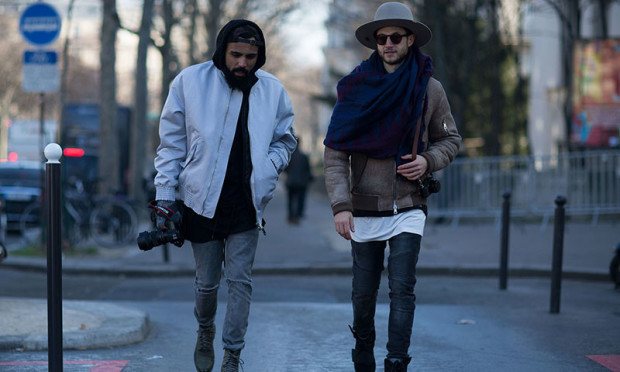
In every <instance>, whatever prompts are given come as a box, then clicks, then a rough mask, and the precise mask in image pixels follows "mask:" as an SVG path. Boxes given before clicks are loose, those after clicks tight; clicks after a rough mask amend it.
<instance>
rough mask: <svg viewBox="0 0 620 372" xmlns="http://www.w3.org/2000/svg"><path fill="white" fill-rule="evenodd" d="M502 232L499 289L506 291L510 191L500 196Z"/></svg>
mask: <svg viewBox="0 0 620 372" xmlns="http://www.w3.org/2000/svg"><path fill="white" fill-rule="evenodd" d="M502 197H503V198H504V202H503V203H502V232H501V240H500V258H499V289H502V290H503V289H506V287H507V283H508V233H509V231H510V191H508V190H506V191H504V194H503V195H502Z"/></svg>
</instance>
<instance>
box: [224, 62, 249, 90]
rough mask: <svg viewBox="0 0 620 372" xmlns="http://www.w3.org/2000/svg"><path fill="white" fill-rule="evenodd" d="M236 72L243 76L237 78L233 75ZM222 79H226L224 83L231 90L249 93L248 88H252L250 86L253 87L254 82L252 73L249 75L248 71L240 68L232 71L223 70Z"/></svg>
mask: <svg viewBox="0 0 620 372" xmlns="http://www.w3.org/2000/svg"><path fill="white" fill-rule="evenodd" d="M236 72H243V73H244V75H243V76H237V75H235V73H236ZM224 77H225V78H226V82H227V83H228V85H229V86H230V87H231V88H233V89H239V90H240V91H242V92H247V91H249V90H250V88H252V85H254V82H255V81H256V76H254V73H251V72H250V71H248V70H246V69H244V68H242V67H238V68H234V69H232V70H229V69H228V68H225V69H224Z"/></svg>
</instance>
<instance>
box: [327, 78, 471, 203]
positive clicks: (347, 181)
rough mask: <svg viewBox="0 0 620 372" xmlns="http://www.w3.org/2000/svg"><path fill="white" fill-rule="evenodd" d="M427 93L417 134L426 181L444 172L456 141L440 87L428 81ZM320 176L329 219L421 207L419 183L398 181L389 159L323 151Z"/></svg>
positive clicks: (457, 140)
mask: <svg viewBox="0 0 620 372" xmlns="http://www.w3.org/2000/svg"><path fill="white" fill-rule="evenodd" d="M426 92H427V93H426V94H427V99H428V106H427V110H426V114H425V116H424V122H425V124H426V130H425V131H424V133H421V135H422V140H423V141H424V144H425V146H424V148H425V150H424V152H422V153H420V154H418V155H419V156H423V157H424V158H425V159H426V161H427V162H428V170H427V175H428V174H430V173H432V172H435V171H438V170H440V169H442V168H445V167H446V166H448V164H450V162H451V161H452V160H453V159H454V158H455V157H456V155H457V153H458V150H459V146H460V144H461V136H460V135H459V133H458V131H457V128H456V124H455V122H454V118H453V117H452V113H451V111H450V104H449V103H448V98H447V97H446V93H445V91H444V89H443V87H442V85H441V83H440V82H439V81H437V80H436V79H434V78H431V79H430V80H429V82H428V87H427V91H426ZM324 172H325V186H326V188H327V194H328V196H329V200H330V203H331V207H332V212H333V214H334V215H335V214H336V213H338V212H342V211H351V212H353V211H354V210H355V211H366V212H378V213H382V212H386V213H389V212H393V213H394V214H395V213H396V212H397V210H403V209H408V208H411V207H415V206H422V205H426V199H424V198H422V197H421V195H420V187H419V182H418V181H409V180H407V179H406V178H405V177H402V176H400V175H398V174H397V173H396V160H395V159H393V158H388V159H372V158H369V157H368V156H366V155H364V154H360V153H349V152H344V151H338V150H334V149H332V148H329V147H325V152H324ZM395 209H396V210H395Z"/></svg>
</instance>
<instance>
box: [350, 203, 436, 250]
mask: <svg viewBox="0 0 620 372" xmlns="http://www.w3.org/2000/svg"><path fill="white" fill-rule="evenodd" d="M425 223H426V215H425V214H424V212H423V211H422V210H421V209H412V210H410V211H407V212H404V213H399V214H396V215H393V216H389V217H354V218H353V225H354V227H355V232H351V239H353V240H354V241H356V242H358V243H364V242H371V241H385V240H388V239H390V238H392V237H394V236H396V235H398V234H400V233H404V232H406V233H412V234H418V235H420V236H422V234H423V233H424V224H425Z"/></svg>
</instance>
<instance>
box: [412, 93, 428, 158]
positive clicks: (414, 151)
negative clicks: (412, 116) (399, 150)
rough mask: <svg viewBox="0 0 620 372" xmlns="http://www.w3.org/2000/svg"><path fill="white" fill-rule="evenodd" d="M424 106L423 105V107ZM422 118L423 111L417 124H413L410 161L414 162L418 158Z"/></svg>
mask: <svg viewBox="0 0 620 372" xmlns="http://www.w3.org/2000/svg"><path fill="white" fill-rule="evenodd" d="M424 103H426V95H425V96H424ZM424 106H425V105H423V107H424ZM422 116H424V109H423V110H422V113H420V117H419V118H418V122H417V123H416V124H415V129H414V130H415V133H414V135H413V147H412V148H411V161H414V160H415V158H416V157H417V156H418V141H419V140H420V127H421V124H422Z"/></svg>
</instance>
